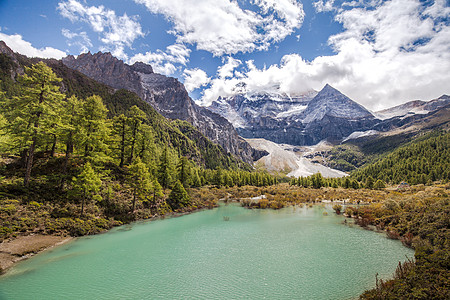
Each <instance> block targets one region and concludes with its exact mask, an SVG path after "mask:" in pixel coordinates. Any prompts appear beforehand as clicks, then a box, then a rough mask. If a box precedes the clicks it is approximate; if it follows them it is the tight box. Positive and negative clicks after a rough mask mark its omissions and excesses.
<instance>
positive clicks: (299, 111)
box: [208, 85, 377, 145]
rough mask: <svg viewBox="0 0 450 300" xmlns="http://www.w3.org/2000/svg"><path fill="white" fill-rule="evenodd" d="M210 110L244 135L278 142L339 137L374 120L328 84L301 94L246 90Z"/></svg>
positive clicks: (365, 127)
mask: <svg viewBox="0 0 450 300" xmlns="http://www.w3.org/2000/svg"><path fill="white" fill-rule="evenodd" d="M208 108H209V109H210V110H212V111H214V112H216V113H219V114H221V115H222V116H224V117H226V118H228V120H229V121H230V122H232V123H233V124H234V125H235V127H236V129H237V131H238V132H239V134H240V135H241V136H243V137H245V138H264V139H267V140H270V141H273V142H275V143H279V144H290V145H314V144H317V143H318V142H320V141H321V140H324V139H327V140H329V141H332V142H333V141H339V140H342V139H343V138H345V137H347V136H348V135H350V134H351V133H352V132H354V131H357V130H368V129H370V128H371V127H372V126H374V125H375V123H376V122H377V121H376V119H375V117H374V116H373V115H372V114H371V113H370V112H369V111H368V110H367V109H365V108H364V107H362V106H361V105H359V104H357V103H356V102H354V101H352V100H351V99H349V98H348V97H347V96H345V95H344V94H342V93H340V92H339V91H338V90H336V89H334V88H333V87H331V86H330V85H326V86H325V87H324V88H323V89H322V90H321V91H320V92H319V93H317V92H315V91H311V92H309V93H307V94H305V95H303V96H301V97H298V96H297V97H295V98H291V97H288V96H286V95H284V96H280V95H279V96H275V97H274V95H273V94H269V93H260V94H257V95H252V96H251V97H249V96H248V94H245V93H239V94H237V95H234V96H231V97H228V98H219V99H218V100H217V101H214V102H213V103H212V105H211V106H209V107H208Z"/></svg>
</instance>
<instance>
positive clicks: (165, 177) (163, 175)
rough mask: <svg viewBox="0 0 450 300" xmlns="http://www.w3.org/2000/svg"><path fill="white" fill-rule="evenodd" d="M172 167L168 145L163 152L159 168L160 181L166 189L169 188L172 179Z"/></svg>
mask: <svg viewBox="0 0 450 300" xmlns="http://www.w3.org/2000/svg"><path fill="white" fill-rule="evenodd" d="M170 169H171V167H170V160H169V153H168V149H167V146H166V147H164V150H163V153H162V154H161V158H160V162H159V168H158V181H159V183H160V184H161V186H162V187H163V188H164V189H167V188H168V187H169V185H170V183H171V181H172V176H171V174H170V173H171V172H170Z"/></svg>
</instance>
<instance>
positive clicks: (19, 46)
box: [0, 32, 67, 59]
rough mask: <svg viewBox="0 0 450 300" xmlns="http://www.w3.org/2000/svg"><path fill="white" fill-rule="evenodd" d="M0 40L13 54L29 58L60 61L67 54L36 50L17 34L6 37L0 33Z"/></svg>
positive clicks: (54, 50)
mask: <svg viewBox="0 0 450 300" xmlns="http://www.w3.org/2000/svg"><path fill="white" fill-rule="evenodd" d="M0 40H2V41H4V42H5V43H6V45H8V47H9V48H11V49H12V50H13V51H14V52H18V53H20V54H23V55H26V56H29V57H41V58H56V59H61V58H63V57H65V56H67V54H66V53H65V52H64V51H61V50H58V49H55V48H52V47H45V48H41V49H37V48H35V47H33V46H32V45H31V43H30V42H27V41H24V40H23V38H22V36H21V35H19V34H13V35H7V34H4V33H2V32H0Z"/></svg>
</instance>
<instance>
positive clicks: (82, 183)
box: [73, 162, 102, 216]
mask: <svg viewBox="0 0 450 300" xmlns="http://www.w3.org/2000/svg"><path fill="white" fill-rule="evenodd" d="M101 186H102V181H101V179H100V176H99V175H98V174H96V173H95V171H94V169H93V168H92V166H91V164H90V163H89V162H87V163H85V164H84V166H83V169H82V170H81V173H80V174H79V175H78V176H77V177H76V178H74V179H73V189H74V190H75V191H76V192H77V193H78V195H79V196H80V197H81V201H82V202H81V213H80V215H81V216H82V215H83V213H84V206H85V203H86V202H89V201H91V200H92V199H94V200H97V201H100V200H101V199H102V198H101V196H100V195H99V194H98V192H99V191H100V187H101Z"/></svg>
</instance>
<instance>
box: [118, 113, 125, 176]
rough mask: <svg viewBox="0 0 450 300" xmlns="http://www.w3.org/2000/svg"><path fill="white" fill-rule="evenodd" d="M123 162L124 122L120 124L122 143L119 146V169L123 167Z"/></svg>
mask: <svg viewBox="0 0 450 300" xmlns="http://www.w3.org/2000/svg"><path fill="white" fill-rule="evenodd" d="M124 161H125V120H123V122H122V141H121V145H120V164H119V167H121V168H122V167H123V163H124Z"/></svg>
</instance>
